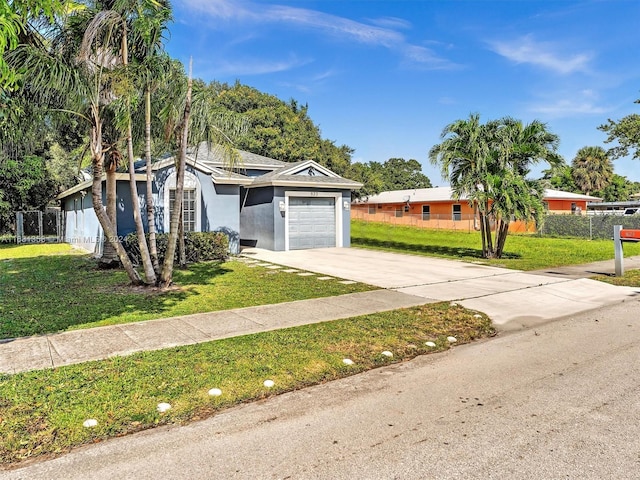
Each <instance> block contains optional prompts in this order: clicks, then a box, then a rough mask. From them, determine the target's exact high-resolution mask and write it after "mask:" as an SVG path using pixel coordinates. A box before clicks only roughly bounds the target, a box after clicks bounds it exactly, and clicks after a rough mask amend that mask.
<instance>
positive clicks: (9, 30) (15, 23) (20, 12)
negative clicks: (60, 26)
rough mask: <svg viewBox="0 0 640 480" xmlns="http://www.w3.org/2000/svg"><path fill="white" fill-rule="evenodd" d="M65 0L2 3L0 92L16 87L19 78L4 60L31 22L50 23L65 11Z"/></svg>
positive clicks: (31, 0)
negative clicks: (48, 21) (45, 19)
mask: <svg viewBox="0 0 640 480" xmlns="http://www.w3.org/2000/svg"><path fill="white" fill-rule="evenodd" d="M64 3H65V2H64V0H12V1H3V2H0V91H2V90H4V89H11V88H12V87H14V86H15V84H16V82H17V80H18V77H17V75H16V72H15V70H14V69H12V68H11V67H10V66H9V65H8V64H7V62H6V61H5V59H4V54H5V53H6V52H8V51H11V50H14V49H15V48H16V47H17V46H18V44H19V43H20V39H21V36H22V35H23V34H24V33H25V31H26V30H27V29H28V26H29V21H31V20H33V19H35V18H38V17H45V18H47V19H48V20H50V21H53V18H54V16H55V15H56V14H59V13H61V12H62V10H63V6H64Z"/></svg>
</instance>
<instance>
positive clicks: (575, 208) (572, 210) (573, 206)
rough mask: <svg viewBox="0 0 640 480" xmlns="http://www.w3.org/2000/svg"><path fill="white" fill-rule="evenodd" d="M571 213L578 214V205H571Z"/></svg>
mask: <svg viewBox="0 0 640 480" xmlns="http://www.w3.org/2000/svg"><path fill="white" fill-rule="evenodd" d="M571 213H578V204H576V203H572V204H571Z"/></svg>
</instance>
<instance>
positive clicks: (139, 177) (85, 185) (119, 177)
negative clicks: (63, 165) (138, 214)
mask: <svg viewBox="0 0 640 480" xmlns="http://www.w3.org/2000/svg"><path fill="white" fill-rule="evenodd" d="M106 179H107V176H106V175H104V174H103V175H102V181H103V182H104V181H105V180H106ZM146 179H147V177H146V175H143V174H140V173H136V182H143V181H145V180H146ZM125 180H126V181H129V174H128V173H116V181H118V182H121V181H125ZM92 185H93V179H91V180H85V181H84V182H82V183H79V184H78V185H74V186H73V187H71V188H69V189H67V190H65V191H64V192H62V193H60V194H59V195H58V196H57V197H56V200H62V199H63V198H66V197H68V196H70V195H73V194H74V193H78V192H81V191H83V190H87V189H89V188H91V186H92Z"/></svg>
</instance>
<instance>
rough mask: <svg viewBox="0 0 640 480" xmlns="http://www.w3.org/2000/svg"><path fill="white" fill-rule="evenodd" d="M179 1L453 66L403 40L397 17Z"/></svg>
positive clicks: (219, 0)
mask: <svg viewBox="0 0 640 480" xmlns="http://www.w3.org/2000/svg"><path fill="white" fill-rule="evenodd" d="M182 3H184V4H185V6H186V7H188V8H190V9H192V10H196V11H198V12H202V13H206V14H207V15H209V16H211V17H214V18H217V19H221V20H226V21H231V20H236V21H244V22H260V23H265V22H266V23H286V24H289V25H292V26H294V27H298V28H306V29H310V30H315V31H317V32H320V33H321V34H324V35H328V36H331V37H334V38H338V39H342V40H345V41H355V42H358V43H361V44H366V45H371V46H380V47H385V48H388V49H390V50H393V51H396V52H398V53H400V54H401V55H402V56H403V57H404V58H405V60H409V61H411V62H414V63H417V64H421V65H422V66H424V67H427V68H436V69H442V68H451V67H455V65H454V64H453V63H452V62H450V61H449V60H446V59H444V58H441V57H439V56H438V55H437V54H436V53H435V52H434V51H433V50H431V49H429V48H426V47H423V46H418V45H413V44H411V43H409V42H407V40H406V38H405V36H404V35H403V34H402V33H400V32H399V31H397V30H398V29H406V28H409V27H410V24H409V22H407V21H405V20H402V19H398V18H392V17H389V18H382V19H376V20H372V21H370V23H363V22H358V21H355V20H351V19H348V18H345V17H340V16H337V15H331V14H327V13H324V12H320V11H317V10H310V9H306V8H299V7H289V6H285V5H264V4H262V3H254V2H250V1H242V0H238V1H234V0H182Z"/></svg>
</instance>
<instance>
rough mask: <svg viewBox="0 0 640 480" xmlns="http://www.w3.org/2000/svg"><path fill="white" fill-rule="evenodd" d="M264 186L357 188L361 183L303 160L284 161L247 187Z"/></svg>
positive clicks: (311, 161) (310, 161)
mask: <svg viewBox="0 0 640 480" xmlns="http://www.w3.org/2000/svg"><path fill="white" fill-rule="evenodd" d="M265 186H282V187H313V188H341V189H358V188H361V187H362V184H361V183H358V182H354V181H353V180H349V179H347V178H343V177H341V176H340V175H338V174H337V173H335V172H332V171H331V170H329V169H328V168H325V167H323V166H322V165H320V164H318V163H316V162H314V161H313V160H303V161H301V162H295V163H286V164H285V165H284V166H283V167H281V168H279V169H277V170H274V171H272V172H269V173H266V174H264V175H260V176H259V177H255V178H254V179H253V183H252V184H251V185H250V186H249V188H251V187H265Z"/></svg>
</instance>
